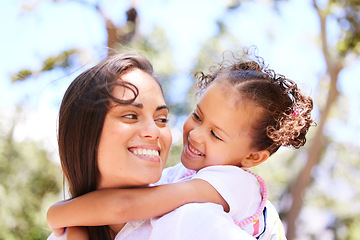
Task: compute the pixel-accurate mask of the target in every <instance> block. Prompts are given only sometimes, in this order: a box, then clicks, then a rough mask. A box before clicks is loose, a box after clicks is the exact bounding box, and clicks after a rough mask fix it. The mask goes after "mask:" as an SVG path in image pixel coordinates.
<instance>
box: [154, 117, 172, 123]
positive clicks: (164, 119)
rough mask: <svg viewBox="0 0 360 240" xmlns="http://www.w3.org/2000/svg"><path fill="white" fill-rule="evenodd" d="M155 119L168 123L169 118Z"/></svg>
mask: <svg viewBox="0 0 360 240" xmlns="http://www.w3.org/2000/svg"><path fill="white" fill-rule="evenodd" d="M156 121H158V122H161V123H168V122H169V119H167V118H159V119H157V120H156Z"/></svg>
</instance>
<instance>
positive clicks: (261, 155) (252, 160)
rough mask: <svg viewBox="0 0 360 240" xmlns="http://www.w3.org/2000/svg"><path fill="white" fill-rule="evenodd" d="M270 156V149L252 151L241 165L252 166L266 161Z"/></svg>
mask: <svg viewBox="0 0 360 240" xmlns="http://www.w3.org/2000/svg"><path fill="white" fill-rule="evenodd" d="M269 157H270V153H269V151H268V150H262V151H258V152H252V153H251V154H250V155H249V156H247V157H246V158H244V159H243V160H242V161H241V166H242V167H246V168H250V167H255V166H257V165H259V164H260V163H263V162H265V161H266V160H267V159H268V158H269Z"/></svg>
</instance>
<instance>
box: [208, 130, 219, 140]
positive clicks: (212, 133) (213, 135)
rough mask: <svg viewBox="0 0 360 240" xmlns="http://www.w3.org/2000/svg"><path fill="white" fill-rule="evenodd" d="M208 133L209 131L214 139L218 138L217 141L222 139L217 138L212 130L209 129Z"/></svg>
mask: <svg viewBox="0 0 360 240" xmlns="http://www.w3.org/2000/svg"><path fill="white" fill-rule="evenodd" d="M210 133H211V136H212V137H213V138H214V139H216V140H219V141H222V139H221V138H219V137H218V136H217V135H216V134H215V132H214V131H213V130H211V131H210Z"/></svg>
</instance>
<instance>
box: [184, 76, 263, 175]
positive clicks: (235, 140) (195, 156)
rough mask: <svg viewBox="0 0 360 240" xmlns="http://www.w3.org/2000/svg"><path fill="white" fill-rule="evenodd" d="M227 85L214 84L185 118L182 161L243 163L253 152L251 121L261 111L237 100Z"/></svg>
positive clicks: (186, 163) (201, 164) (193, 164)
mask: <svg viewBox="0 0 360 240" xmlns="http://www.w3.org/2000/svg"><path fill="white" fill-rule="evenodd" d="M226 87H227V85H225V86H224V85H223V84H219V83H217V82H214V83H213V84H212V85H210V86H209V87H208V89H207V90H206V91H205V92H204V94H203V95H202V97H201V98H200V101H199V102H198V104H197V106H196V109H195V110H194V112H193V113H192V114H190V116H189V117H188V118H187V120H186V121H185V124H184V132H183V144H184V147H183V151H182V153H181V161H182V163H183V164H184V166H185V167H187V168H189V169H193V170H199V169H201V168H204V167H206V166H212V165H235V166H239V167H241V166H244V161H246V158H247V157H248V156H249V155H250V154H251V153H252V149H251V143H252V139H251V134H250V131H251V123H252V122H253V121H256V120H257V117H256V116H257V112H259V111H256V110H257V109H256V107H254V108H251V107H249V106H252V105H248V106H247V105H245V104H244V103H243V101H237V102H236V101H235V99H237V98H236V97H235V96H234V95H233V94H235V93H234V92H232V91H231V90H230V92H229V90H227V89H226Z"/></svg>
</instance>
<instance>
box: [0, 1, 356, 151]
mask: <svg viewBox="0 0 360 240" xmlns="http://www.w3.org/2000/svg"><path fill="white" fill-rule="evenodd" d="M24 2H29V1H24V0H23V1H21V0H13V1H5V2H3V3H2V7H1V8H0V26H1V31H2V36H3V37H2V38H1V40H0V41H1V44H0V52H1V55H2V57H1V59H0V109H1V116H2V118H4V119H5V120H4V122H5V123H3V124H7V123H6V120H11V116H12V115H13V112H14V109H15V105H16V104H19V103H24V104H25V106H26V109H25V111H26V114H24V115H23V116H22V117H20V119H22V120H23V121H24V124H23V125H22V127H19V128H18V129H17V131H16V134H17V137H18V138H19V139H22V138H24V137H32V138H35V139H38V140H42V141H44V142H45V144H46V145H48V147H50V148H52V149H53V150H54V151H55V152H56V137H55V134H56V117H57V111H58V106H59V103H60V101H61V98H62V95H63V93H64V91H65V89H66V88H67V86H68V85H69V83H70V81H71V80H72V79H73V78H74V77H75V76H76V74H78V73H75V74H73V75H70V76H68V77H66V76H64V73H62V72H54V73H51V74H50V73H48V74H44V75H42V76H41V77H39V78H37V79H35V80H29V81H25V82H24V83H16V84H11V81H10V78H9V74H10V73H13V72H17V71H18V70H19V69H22V68H30V69H31V68H40V67H41V65H40V64H41V63H42V60H43V59H45V58H47V57H48V56H49V55H56V54H57V53H59V52H61V51H63V50H65V49H69V48H73V47H76V48H80V49H84V50H86V51H87V52H88V55H87V56H85V57H87V58H88V59H94V58H99V57H101V56H103V54H104V52H105V50H104V47H103V46H104V43H105V41H106V39H105V32H104V31H105V29H104V26H103V25H102V21H101V19H100V18H99V16H98V15H97V14H96V13H95V12H94V11H93V10H92V9H91V8H88V9H87V8H84V7H83V6H82V5H79V4H78V3H76V2H75V1H64V2H63V3H57V4H54V3H53V2H52V1H50V0H48V1H46V0H43V1H41V0H39V1H35V0H34V1H32V2H37V3H38V4H37V5H36V7H35V9H34V11H24V10H22V9H21V5H22V4H23V3H24ZM30 2H31V1H30ZM89 2H91V1H89ZM262 2H263V3H265V4H256V3H253V2H250V3H244V4H243V6H242V7H241V8H240V10H239V11H240V13H239V12H234V13H229V14H227V15H226V16H223V15H222V14H223V12H224V11H223V10H224V6H223V4H222V3H221V1H220V0H199V1H193V0H182V1H163V0H147V1H139V5H138V6H139V7H138V11H139V15H140V19H141V22H140V24H141V25H140V27H141V32H143V33H147V32H148V31H150V29H152V27H153V26H154V25H158V26H160V27H162V28H164V29H165V32H166V36H167V37H168V38H169V40H170V43H171V46H172V47H173V51H174V58H175V59H174V60H175V61H176V63H177V64H178V65H179V68H180V69H181V71H183V74H189V72H188V71H189V68H190V67H191V64H192V62H193V61H194V59H195V57H196V55H197V54H198V51H199V48H200V45H201V44H202V43H203V42H204V41H205V40H206V39H207V38H209V37H211V36H212V35H214V34H215V32H216V30H217V29H216V26H215V24H214V23H215V20H216V19H218V18H220V17H222V18H224V19H225V22H226V23H228V27H229V31H231V32H232V33H233V34H234V35H235V36H236V37H237V38H238V39H239V41H240V42H242V43H243V45H248V46H250V45H256V46H257V47H258V49H259V54H260V55H261V56H263V57H264V59H265V60H266V61H267V62H268V63H269V64H270V66H271V67H272V68H274V69H276V70H277V71H278V72H281V73H282V74H284V75H286V76H287V77H288V78H291V79H294V80H296V81H297V82H298V83H300V85H301V86H302V87H303V88H304V89H305V90H306V91H307V92H308V93H310V94H311V95H312V96H313V97H315V96H316V93H317V91H318V86H317V79H318V77H319V76H320V75H321V74H322V73H323V72H324V71H325V67H324V63H323V58H322V54H321V52H320V51H319V42H318V20H317V16H316V14H315V11H314V10H313V8H312V7H311V1H310V0H292V1H286V2H283V3H280V4H279V6H280V7H279V13H276V12H274V11H271V10H270V4H269V3H270V2H271V1H266V0H263V1H262ZM266 3H268V4H266ZM102 4H103V5H102V6H103V9H104V11H105V13H106V14H107V15H108V16H109V17H111V18H112V19H114V21H115V23H117V24H121V23H123V22H124V20H125V15H124V12H125V9H127V8H128V7H129V4H130V1H115V0H104V1H102ZM204 6H206V8H204ZM329 25H330V26H329V34H330V35H331V36H336V35H337V34H338V33H337V31H336V29H335V28H334V27H333V26H332V25H331V22H330V24H329ZM84 61H85V62H86V61H87V60H86V59H84ZM90 63H91V61H90ZM359 66H360V61H359V60H358V61H357V62H356V64H354V63H353V64H352V65H351V66H349V67H348V68H347V69H346V70H344V71H343V72H342V73H341V76H340V77H341V79H340V80H341V81H340V85H339V88H340V89H341V90H342V91H343V92H344V93H345V95H346V96H348V97H349V98H350V99H356V101H353V102H350V103H349V104H350V105H348V106H349V108H350V109H353V110H354V109H357V110H358V109H359V102H360V100H359V96H358V93H359V88H360V87H359V83H357V81H356V78H355V77H353V76H359V69H360V67H359ZM317 100H318V99H315V101H317ZM319 101H320V100H319ZM345 103H346V102H344V104H345ZM346 109H347V108H344V111H346ZM348 111H349V112H350V116H351V117H349V118H348V119H347V120H344V121H339V120H336V122H335V124H336V125H337V126H343V127H344V129H343V130H342V131H337V130H336V128H335V129H334V128H332V127H329V134H335V135H336V136H337V137H338V138H339V139H342V140H344V141H350V142H355V139H357V136H355V133H354V129H351V128H346V125H347V124H349V122H350V123H351V125H353V126H355V127H357V129H359V128H360V127H359V123H357V122H356V120H354V119H359V118H358V117H359V116H357V115H358V114H357V115H355V111H352V110H348ZM356 112H358V111H356Z"/></svg>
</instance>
